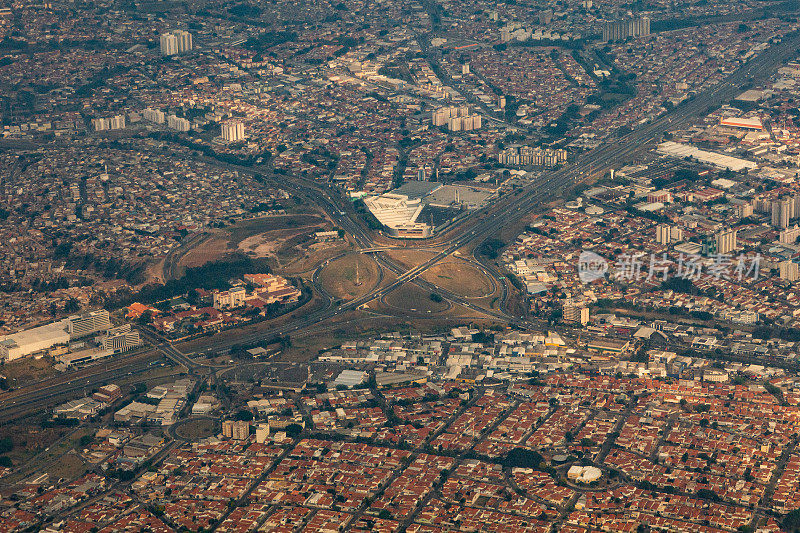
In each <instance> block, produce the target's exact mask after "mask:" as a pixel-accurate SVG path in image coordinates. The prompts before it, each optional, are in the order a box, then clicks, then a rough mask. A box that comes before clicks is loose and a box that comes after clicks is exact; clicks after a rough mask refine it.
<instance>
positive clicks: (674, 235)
mask: <svg viewBox="0 0 800 533" xmlns="http://www.w3.org/2000/svg"><path fill="white" fill-rule="evenodd" d="M682 240H683V228H680V227H678V226H670V225H669V224H659V225H658V226H656V242H657V243H658V244H670V243H673V242H680V241H682Z"/></svg>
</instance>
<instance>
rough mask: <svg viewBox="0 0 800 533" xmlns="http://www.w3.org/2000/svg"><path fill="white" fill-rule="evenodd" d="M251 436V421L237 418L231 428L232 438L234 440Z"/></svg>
mask: <svg viewBox="0 0 800 533" xmlns="http://www.w3.org/2000/svg"><path fill="white" fill-rule="evenodd" d="M249 437H250V423H249V422H246V421H244V420H236V421H235V422H234V423H233V427H232V428H231V438H232V439H233V440H247V439H248V438H249Z"/></svg>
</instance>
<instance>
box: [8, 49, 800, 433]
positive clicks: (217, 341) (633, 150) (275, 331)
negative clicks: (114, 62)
mask: <svg viewBox="0 0 800 533" xmlns="http://www.w3.org/2000/svg"><path fill="white" fill-rule="evenodd" d="M798 48H800V34H793V35H791V36H788V37H787V38H786V39H784V40H783V41H782V42H780V43H778V44H776V45H773V46H772V47H770V48H769V49H768V50H767V51H765V52H763V53H762V54H760V55H759V56H757V57H756V58H753V59H751V60H750V61H749V62H748V63H746V64H745V65H743V66H742V67H741V68H739V69H738V70H737V71H735V72H734V73H732V74H731V75H730V76H728V78H726V79H725V80H724V81H723V82H721V83H719V84H717V85H715V86H713V87H710V88H708V89H706V90H704V91H702V92H700V93H699V94H698V95H697V96H696V97H695V98H693V99H692V100H689V101H687V102H684V103H683V104H682V105H680V106H678V107H677V108H676V109H674V110H673V111H671V112H670V113H667V114H665V115H664V116H662V117H661V118H659V119H656V120H654V121H652V122H650V123H647V124H644V125H642V126H640V127H638V128H637V129H635V130H634V131H633V132H631V133H629V134H627V135H625V136H623V137H621V138H620V139H619V140H618V141H617V142H616V143H607V144H605V145H603V146H600V147H598V148H597V149H595V150H592V151H590V152H587V153H586V154H584V155H583V156H581V157H579V158H578V159H577V161H576V162H575V163H573V164H571V165H568V166H565V167H563V168H561V169H558V170H555V171H552V172H549V173H547V174H544V175H542V176H541V177H540V178H539V179H537V180H535V181H534V182H532V183H530V184H528V185H527V186H526V187H525V188H524V189H523V190H522V191H521V192H520V193H519V194H515V195H513V196H506V197H505V198H501V199H499V200H498V201H497V202H495V203H494V204H493V205H491V206H489V207H486V208H484V209H481V210H479V211H478V212H476V213H474V214H473V215H471V216H469V217H467V218H466V219H464V220H463V221H461V222H460V223H459V224H458V225H455V227H454V228H452V229H450V230H449V231H448V233H447V234H446V235H439V236H437V237H435V238H434V239H432V240H431V241H429V242H430V243H431V245H434V244H437V243H438V245H440V246H441V249H440V250H439V251H438V252H437V253H435V255H434V256H433V257H431V258H430V259H429V260H427V261H425V262H424V263H422V264H420V265H418V266H416V267H414V268H412V269H410V270H407V271H406V270H405V269H404V268H403V267H402V266H400V265H398V264H396V263H395V262H394V261H393V260H391V258H389V257H387V256H386V254H385V253H383V252H380V251H378V252H375V253H374V257H375V259H376V261H377V262H378V264H379V268H381V269H385V270H388V271H390V272H393V273H394V274H395V275H396V276H397V277H396V279H395V280H394V281H392V282H391V283H388V284H385V285H383V286H378V287H376V288H374V289H373V290H371V291H370V292H368V293H367V294H365V295H364V296H362V297H359V298H356V299H354V300H351V301H348V302H346V303H342V304H340V305H335V304H333V300H331V299H330V297H329V296H326V295H324V294H323V298H328V302H327V305H325V306H323V307H322V308H321V309H319V310H317V311H313V312H310V313H303V312H296V313H295V316H294V320H293V321H291V322H289V323H286V324H283V325H281V326H277V327H273V328H270V329H267V330H264V331H261V332H256V333H250V334H246V335H240V336H238V337H236V338H235V339H234V340H231V339H221V338H220V337H209V338H208V339H207V344H206V349H205V350H204V351H205V352H216V351H225V350H227V349H229V348H230V347H231V346H232V345H233V344H253V343H256V342H259V341H262V340H264V339H270V338H274V337H276V336H278V335H281V336H286V335H292V334H294V333H297V332H298V331H300V330H303V329H306V328H312V329H313V328H317V327H319V325H320V323H321V322H324V321H326V320H329V319H332V318H335V317H337V316H341V315H344V314H346V313H348V312H351V311H353V310H355V309H357V308H359V307H361V306H363V305H364V304H367V303H369V302H372V301H374V300H376V299H381V298H383V297H385V296H386V295H388V294H389V293H391V292H392V291H394V290H395V289H397V288H398V287H400V286H401V285H403V284H404V283H416V284H417V285H419V286H420V287H422V288H424V289H426V290H430V291H431V292H436V293H438V294H440V295H441V296H443V297H444V298H447V299H448V300H450V301H451V302H453V303H457V304H460V305H463V306H464V307H466V308H468V309H471V310H473V311H476V312H480V313H483V314H485V315H486V316H489V317H492V318H495V319H497V320H500V321H503V322H507V323H511V324H516V325H519V326H523V327H525V326H527V325H529V324H530V323H529V322H527V321H524V320H522V319H521V318H519V317H513V316H509V315H507V314H506V313H504V312H503V311H502V310H500V311H498V310H489V309H484V308H482V307H480V306H478V305H476V304H475V303H474V302H472V301H470V300H469V299H467V298H464V297H462V296H460V295H457V294H454V293H452V292H449V291H445V290H443V289H441V288H439V287H437V286H436V285H434V284H432V283H429V282H427V281H425V280H424V279H421V277H420V276H422V275H423V274H424V273H425V272H426V271H427V270H428V269H430V268H431V267H432V266H433V265H435V264H437V263H439V262H441V261H442V260H444V259H445V258H447V257H449V256H450V255H451V254H453V253H454V252H455V251H457V250H459V249H460V248H463V247H465V246H467V245H475V244H479V243H480V242H483V241H484V240H486V239H487V238H489V237H491V236H492V235H493V234H495V233H496V232H497V230H498V229H499V228H501V227H503V226H505V225H506V224H508V223H509V222H512V221H515V220H518V219H519V218H520V217H522V216H525V215H527V214H528V213H529V212H530V211H531V210H533V209H535V208H537V207H539V206H540V205H541V204H542V202H545V201H550V200H552V199H553V198H555V197H557V196H558V194H560V193H562V192H563V191H565V190H568V189H569V188H571V187H572V186H574V185H576V184H577V183H580V182H581V181H583V180H585V179H586V178H588V177H589V174H591V173H594V172H599V171H602V170H604V169H607V168H612V167H614V166H619V165H621V164H624V163H625V162H627V161H630V160H631V159H632V158H634V157H635V156H636V155H637V154H638V153H640V152H642V151H646V150H649V149H650V148H651V147H652V145H653V144H654V143H656V142H658V141H660V140H661V138H662V136H663V134H664V133H665V132H667V131H669V130H671V129H677V128H679V127H681V126H684V125H686V124H687V123H689V122H690V121H691V120H693V119H694V118H696V117H698V116H700V115H702V114H704V113H705V112H706V111H707V110H708V109H709V108H710V107H712V106H716V105H720V104H723V103H726V102H728V101H730V100H731V99H732V98H733V97H735V96H736V95H738V94H739V93H740V92H741V91H742V87H743V86H745V85H749V84H752V83H753V82H754V81H755V82H757V81H759V80H762V79H764V78H765V77H767V76H768V75H770V74H771V73H772V72H774V71H775V70H776V69H777V68H778V67H779V66H780V65H782V64H783V63H785V62H786V61H787V60H789V59H791V58H793V57H794V56H796V53H797V49H798ZM236 168H237V169H239V170H244V171H246V172H250V173H253V172H254V169H246V168H244V167H236ZM255 170H258V169H255ZM281 186H282V187H285V188H286V189H288V190H289V191H291V192H292V193H294V194H297V195H298V196H302V197H305V198H308V199H309V200H311V201H313V202H314V203H315V204H317V205H319V206H320V207H321V208H323V209H324V210H325V211H326V212H327V213H328V215H329V216H330V218H331V220H332V221H333V223H334V224H336V225H337V226H339V227H340V228H342V229H344V230H345V231H346V232H348V233H349V234H350V235H352V236H353V239H354V240H355V242H356V244H357V246H358V247H359V248H360V249H370V248H375V247H376V244H375V242H374V240H373V238H372V237H371V235H370V233H369V232H368V231H367V230H366V229H365V228H364V227H363V226H362V225H361V224H360V223H359V222H357V221H356V216H355V214H354V213H353V211H352V206H351V205H350V203H349V202H347V201H346V200H345V199H343V198H342V197H340V196H339V195H338V193H336V192H333V191H328V190H325V189H324V188H323V187H322V186H320V185H319V184H318V183H314V182H312V181H311V180H304V179H302V178H296V177H292V178H282V180H281ZM191 242H195V241H189V242H187V243H186V244H187V245H190V244H191ZM197 242H200V241H197ZM179 249H183V250H185V248H184V247H183V246H181V247H180V248H179ZM180 253H182V252H180ZM180 253H178V252H176V253H175V254H174V255H173V256H172V258H173V259H172V260H171V261H169V264H168V265H166V266H167V267H168V268H166V270H167V271H169V272H170V273H172V274H174V269H175V265H177V259H175V258H176V257H177V256H179V255H180ZM381 275H383V272H382V273H381ZM493 277H495V278H496V276H493ZM503 287H504V291H505V283H503ZM504 293H505V292H504ZM504 300H505V296H503V301H504ZM301 311H302V310H301ZM340 325H341V324H340ZM143 335H144V337H145V338H146V339H147V340H148V341H149V342H151V343H153V344H154V346H155V347H156V348H157V350H159V351H160V352H161V353H163V354H164V356H166V357H167V358H168V359H170V360H171V361H173V362H175V363H176V364H178V365H180V366H183V367H186V368H187V369H189V370H190V371H193V370H202V369H205V371H213V369H214V368H215V367H212V366H209V365H203V364H200V363H199V362H197V361H195V360H193V359H191V358H190V357H188V356H187V355H185V354H183V353H181V352H180V351H179V350H177V349H176V348H175V347H174V346H173V345H172V344H171V343H170V342H167V341H166V340H165V339H163V338H160V337H159V336H157V335H155V334H154V333H153V332H150V331H147V330H143ZM147 365H149V362H148V363H144V362H139V361H135V360H126V361H125V362H124V363H122V364H120V365H119V366H114V367H113V369H111V370H104V369H103V367H102V365H96V366H95V367H92V368H91V369H90V370H84V371H81V372H80V375H81V377H80V378H77V377H75V376H76V375H78V373H71V374H66V375H64V376H63V377H62V379H61V381H60V382H59V383H58V384H55V385H36V386H33V387H29V388H28V389H25V390H20V391H15V393H14V394H13V396H12V395H9V394H3V395H0V402H2V403H0V422H7V421H10V420H14V419H18V418H21V417H23V416H27V415H28V414H30V413H33V412H36V411H37V410H38V411H39V412H40V411H41V408H42V404H45V405H53V404H55V403H58V402H59V401H64V400H66V399H69V397H70V396H71V397H74V396H75V395H80V394H82V393H83V392H85V391H88V390H91V389H92V388H94V387H96V386H99V385H102V384H105V383H108V382H112V381H114V380H116V379H119V378H120V377H123V376H124V375H126V374H127V373H130V374H135V373H143V372H144V371H146V370H147ZM65 380H67V381H65Z"/></svg>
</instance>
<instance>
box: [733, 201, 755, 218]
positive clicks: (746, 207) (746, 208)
mask: <svg viewBox="0 0 800 533" xmlns="http://www.w3.org/2000/svg"><path fill="white" fill-rule="evenodd" d="M732 203H733V204H734V209H736V216H737V217H739V218H747V217H749V216H750V215H752V214H753V206H752V205H751V204H750V203H748V202H744V201H742V202H741V203H736V202H732Z"/></svg>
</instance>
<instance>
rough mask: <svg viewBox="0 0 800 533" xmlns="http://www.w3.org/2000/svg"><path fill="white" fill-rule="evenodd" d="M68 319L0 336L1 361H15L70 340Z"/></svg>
mask: <svg viewBox="0 0 800 533" xmlns="http://www.w3.org/2000/svg"><path fill="white" fill-rule="evenodd" d="M67 328H68V321H67V320H60V321H58V322H53V323H52V324H47V325H44V326H39V327H36V328H31V329H26V330H25V331H20V332H18V333H13V334H11V335H6V336H4V337H0V361H13V360H14V359H19V358H20V357H25V356H28V355H32V354H35V353H39V352H43V351H45V350H49V349H50V348H52V347H53V346H58V345H65V344H68V343H69V341H70V334H69V331H68V330H67Z"/></svg>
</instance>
